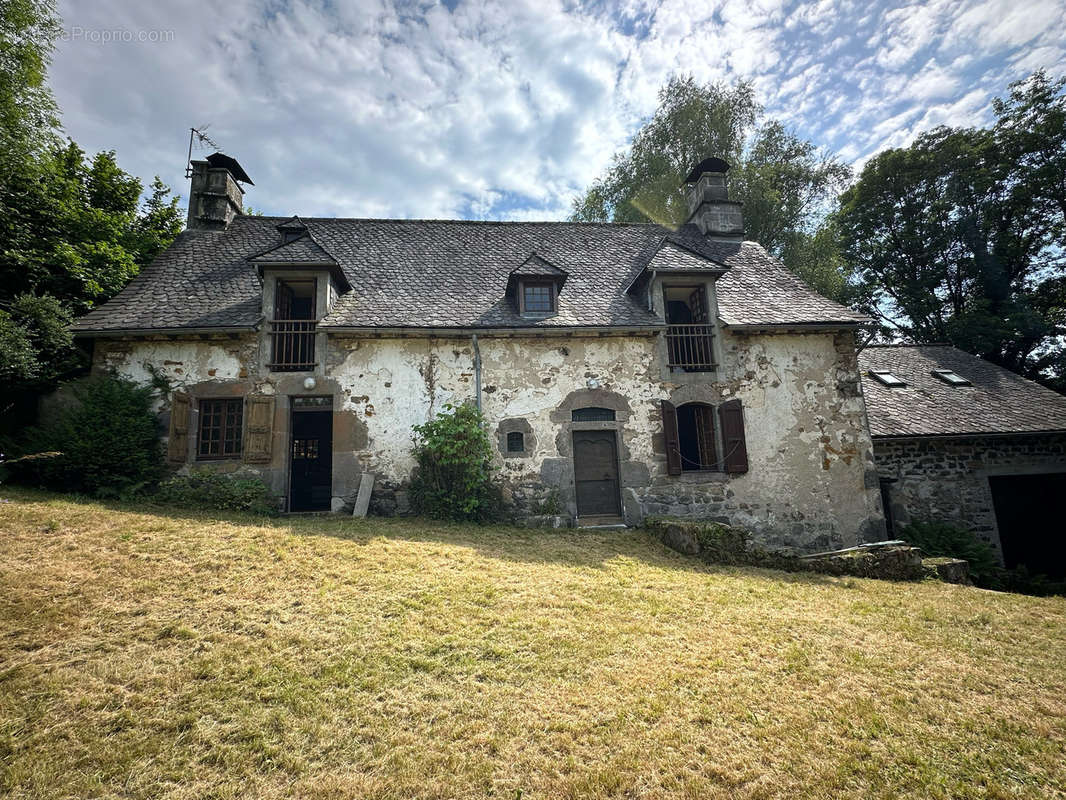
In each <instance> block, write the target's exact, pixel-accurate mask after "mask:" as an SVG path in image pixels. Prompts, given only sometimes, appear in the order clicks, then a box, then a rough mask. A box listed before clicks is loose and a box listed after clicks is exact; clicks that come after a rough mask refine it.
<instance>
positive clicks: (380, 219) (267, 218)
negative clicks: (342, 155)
mask: <svg viewBox="0 0 1066 800" xmlns="http://www.w3.org/2000/svg"><path fill="white" fill-rule="evenodd" d="M294 216H299V215H298V214H290V215H289V216H276V215H266V214H241V215H240V219H247V220H253V219H254V220H263V221H264V222H272V221H274V220H282V221H283V222H284V221H287V220H290V219H292V218H293V217H294ZM299 218H300V221H301V222H432V223H439V224H445V223H447V224H449V225H587V226H590V227H604V228H638V227H647V228H665V229H667V230H669V228H668V227H667V226H666V225H661V224H659V223H658V222H606V221H604V222H586V221H584V220H581V221H578V220H565V219H542V220H517V219H448V218H436V217H303V216H299ZM672 232H673V233H676V231H672Z"/></svg>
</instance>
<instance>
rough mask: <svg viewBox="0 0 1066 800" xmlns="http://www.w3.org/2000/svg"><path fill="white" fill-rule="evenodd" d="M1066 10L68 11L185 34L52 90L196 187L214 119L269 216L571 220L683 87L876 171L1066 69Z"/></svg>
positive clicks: (82, 46)
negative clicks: (188, 162) (747, 89)
mask: <svg viewBox="0 0 1066 800" xmlns="http://www.w3.org/2000/svg"><path fill="white" fill-rule="evenodd" d="M1064 2H1066V0H1039V2H1035V3H1017V2H1007V1H1006V0H972V1H971V2H967V3H962V4H959V3H956V2H953V0H930V2H925V3H921V4H916V5H911V6H907V7H904V8H891V7H880V8H878V7H875V8H869V7H867V6H865V5H864V4H855V3H850V2H847V0H821V2H818V3H810V4H807V3H795V2H786V1H785V0H757V2H737V1H736V0H711V2H707V0H662V2H658V3H656V2H652V1H651V0H619V2H617V3H609V2H607V3H599V2H597V3H592V4H587V5H584V6H581V5H575V4H574V3H572V2H569V1H568V0H487V1H485V2H474V0H460V2H459V3H458V5H457V7H456V8H455V10H454V12H451V11H449V10H448V9H447V8H445V7H444V6H443V5H441V4H439V3H436V2H432V1H431V0H413V1H412V2H406V3H404V4H403V5H397V4H395V3H394V2H393V1H392V0H360V1H359V2H358V3H330V2H325V0H292V1H291V2H290V3H287V4H284V5H276V4H270V5H269V6H263V5H260V4H258V3H256V2H254V1H253V0H227V2H225V3H222V2H221V0H211V2H209V3H206V4H203V5H199V6H195V7H185V6H182V5H179V4H174V5H171V4H167V5H163V4H146V3H134V2H132V1H131V0H127V1H126V2H122V1H121V0H100V2H97V3H94V4H91V5H90V4H85V3H77V4H75V3H74V0H67V2H65V3H63V5H62V6H61V9H60V10H61V12H62V13H63V15H64V17H65V27H66V28H67V29H68V30H72V29H73V28H74V27H75V26H77V27H78V28H80V29H81V30H82V31H102V30H115V29H122V30H127V31H131V32H133V33H134V34H135V35H136V33H137V32H139V31H153V30H155V31H172V32H173V39H172V41H168V42H162V43H138V42H136V41H134V42H112V43H109V44H103V43H93V42H90V41H86V39H85V38H84V37H82V38H73V37H72V38H70V40H68V41H64V42H62V43H61V44H60V46H59V48H58V50H57V53H56V57H55V61H54V64H53V67H52V72H51V75H52V83H53V86H54V88H55V91H56V95H57V99H58V100H59V102H60V105H61V107H62V108H63V112H64V124H65V126H66V129H67V131H68V133H69V134H70V135H71V136H72V137H73V138H74V139H75V140H76V141H78V142H79V143H80V144H82V145H83V146H84V147H86V148H87V149H89V150H99V149H111V148H114V149H116V150H117V151H118V157H119V163H120V164H121V165H122V166H123V167H125V168H126V169H128V170H130V171H133V172H135V173H136V174H138V175H140V176H141V177H142V178H144V179H150V178H151V176H152V175H153V174H156V173H159V174H161V175H162V176H163V178H164V180H166V181H167V182H168V183H170V184H171V185H172V186H173V187H174V188H175V189H176V190H177V191H179V192H181V193H184V192H185V179H184V177H183V167H184V156H185V143H186V137H187V133H188V128H189V126H190V125H194V124H199V123H203V122H211V123H212V127H211V130H210V132H211V133H212V135H213V136H215V137H216V138H217V140H218V142H219V144H220V145H221V146H222V148H223V149H224V150H226V151H227V152H229V153H230V154H232V155H234V156H236V157H237V158H238V159H240V161H241V162H242V164H243V165H244V166H245V167H246V169H247V170H248V171H249V173H250V174H251V175H252V177H253V179H255V181H256V186H255V187H254V188H250V189H249V193H248V196H247V201H248V202H249V203H250V204H251V205H253V206H254V207H256V208H257V209H262V210H266V211H268V212H273V213H279V214H287V213H292V212H299V213H302V214H305V215H333V214H336V215H366V216H381V215H385V216H423V217H449V216H464V215H465V216H471V217H493V216H496V217H503V218H509V219H528V218H557V217H561V216H565V214H566V213H568V211H569V205H570V200H571V198H572V197H573V196H574V195H575V194H576V193H577V192H579V191H580V190H581V189H582V188H583V187H584V186H586V185H587V184H588V183H589V182H590V181H591V180H592V179H593V178H594V177H595V176H596V175H597V174H599V173H600V172H601V171H602V170H603V168H604V167H605V166H606V165H607V164H608V163H609V160H610V157H611V155H612V154H613V153H614V152H615V151H617V150H618V149H619V148H621V147H623V146H624V145H625V143H626V141H627V139H628V137H629V136H630V135H631V134H632V132H633V131H634V130H635V128H636V126H637V125H639V123H640V121H641V120H642V119H644V118H646V117H647V115H649V114H650V113H651V112H652V111H653V110H654V108H655V105H656V101H657V92H658V89H659V87H660V86H661V85H662V84H663V83H664V82H665V81H666V80H667V78H668V77H669V76H670V74H672V73H675V72H688V73H691V74H693V75H694V76H695V77H696V78H697V79H699V80H703V81H709V80H730V81H731V80H735V79H737V78H738V77H744V78H750V79H752V80H753V81H754V83H755V86H756V88H757V90H758V92H759V94H760V97H761V99H762V100H763V102H764V103H765V104H766V106H767V110H768V112H769V113H770V114H772V115H774V116H777V117H779V118H782V119H784V120H785V121H786V122H788V124H790V125H792V126H794V127H795V128H796V129H797V131H799V132H800V133H801V135H804V136H806V137H809V138H811V139H813V140H814V141H816V142H817V143H818V144H820V145H825V146H828V147H830V148H831V149H835V150H837V151H838V152H840V153H842V154H843V155H845V157H847V158H849V159H854V160H855V161H856V162H858V163H861V162H862V161H863V160H864V159H865V158H867V157H868V156H869V155H870V154H871V153H872V152H873V150H874V149H875V148H878V147H883V146H890V145H896V144H905V143H906V142H907V141H909V140H910V139H911V138H913V136H914V135H916V134H917V133H918V132H919V131H921V130H924V129H925V128H927V127H930V126H932V125H935V124H940V123H947V124H976V123H979V122H981V121H982V120H983V119H984V118H985V116H986V115H987V106H988V98H989V97H990V96H991V95H993V94H997V93H1002V91H1003V90H1004V88H1005V84H1006V82H1007V81H1009V80H1011V79H1015V78H1018V77H1021V76H1023V75H1024V74H1025V73H1026V72H1028V71H1031V70H1032V69H1035V68H1037V67H1040V66H1046V67H1050V68H1052V69H1053V70H1056V69H1057V70H1058V71H1063V69H1064V68H1066V61H1064V47H1063V44H1062V42H1063V39H1064V38H1066V37H1064V36H1063V35H1062V34H1063V32H1064V30H1063V28H1064V26H1063V24H1062V19H1063V9H1064Z"/></svg>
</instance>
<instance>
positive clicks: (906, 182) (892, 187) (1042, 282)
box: [837, 72, 1066, 382]
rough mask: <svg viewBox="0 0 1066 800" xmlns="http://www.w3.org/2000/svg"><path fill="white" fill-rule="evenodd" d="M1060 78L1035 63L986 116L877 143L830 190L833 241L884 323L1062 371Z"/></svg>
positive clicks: (1063, 105) (1025, 369)
mask: <svg viewBox="0 0 1066 800" xmlns="http://www.w3.org/2000/svg"><path fill="white" fill-rule="evenodd" d="M1063 87H1064V82H1063V81H1058V82H1051V81H1049V80H1048V79H1047V77H1046V76H1045V75H1044V74H1043V73H1039V72H1038V73H1036V74H1035V75H1033V76H1031V77H1030V78H1028V79H1027V80H1025V81H1021V82H1018V83H1015V84H1012V86H1011V91H1010V95H1009V97H1008V98H1007V99H1005V100H998V101H996V102H995V103H994V105H993V108H994V111H995V114H996V118H997V121H996V123H995V125H993V126H992V127H991V128H987V129H982V128H946V127H942V128H937V129H935V130H933V131H930V132H928V133H926V134H923V135H922V136H920V137H918V139H917V140H915V142H914V143H913V144H911V145H910V146H909V147H906V148H900V149H895V150H888V151H885V152H883V153H880V154H879V155H878V156H876V157H875V158H873V159H872V160H871V161H869V162H868V163H867V164H866V166H865V167H864V169H863V171H862V174H861V175H860V177H859V179H858V181H857V182H856V183H855V184H854V185H853V186H852V187H850V188H849V189H848V190H847V191H846V192H844V194H843V195H842V196H841V200H840V209H839V212H838V214H837V224H838V226H839V230H840V236H841V242H842V246H843V249H844V255H845V258H846V259H847V260H848V261H849V263H851V264H852V265H853V267H854V268H855V269H856V273H857V276H858V291H859V298H860V301H861V304H862V305H863V306H864V308H865V310H867V311H868V312H869V313H871V314H872V315H873V316H874V317H875V318H877V319H878V320H879V321H880V322H881V324H882V331H883V333H884V334H885V335H888V336H896V337H902V338H904V339H907V340H911V341H915V342H934V341H948V342H951V343H953V344H955V345H956V346H958V347H960V348H962V349H964V350H967V351H969V352H972V353H976V354H978V355H981V356H983V357H985V358H988V359H989V360H991V361H994V362H995V363H997V364H1000V365H1002V366H1004V367H1007V368H1008V369H1012V370H1015V371H1017V372H1021V373H1023V374H1028V375H1030V376H1033V377H1042V378H1043V379H1045V380H1050V381H1052V382H1053V381H1054V380H1055V379H1056V376H1061V375H1062V371H1061V365H1062V354H1061V348H1060V347H1059V346H1058V345H1057V343H1056V339H1057V337H1059V336H1061V335H1062V334H1063V333H1066V327H1064V325H1063V323H1064V321H1066V320H1064V316H1066V305H1064V303H1063V300H1064V295H1066V285H1064V284H1066V275H1064V272H1063V266H1064V264H1063V247H1064V245H1066V191H1064V188H1066V185H1064V173H1063V168H1064V167H1066V130H1064V120H1066V97H1064V94H1063Z"/></svg>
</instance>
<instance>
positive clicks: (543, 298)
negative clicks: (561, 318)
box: [522, 283, 555, 314]
mask: <svg viewBox="0 0 1066 800" xmlns="http://www.w3.org/2000/svg"><path fill="white" fill-rule="evenodd" d="M553 311H555V286H554V285H552V284H550V283H523V284H522V313H523V314H550V313H552V312H553Z"/></svg>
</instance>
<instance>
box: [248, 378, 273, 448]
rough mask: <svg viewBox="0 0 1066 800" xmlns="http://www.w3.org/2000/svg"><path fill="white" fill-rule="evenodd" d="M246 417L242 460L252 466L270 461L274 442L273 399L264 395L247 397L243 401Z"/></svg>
mask: <svg viewBox="0 0 1066 800" xmlns="http://www.w3.org/2000/svg"><path fill="white" fill-rule="evenodd" d="M244 413H245V415H246V417H247V419H246V424H245V436H244V460H245V461H248V462H251V463H253V464H263V463H266V462H268V461H270V452H271V447H272V444H273V441H274V397H273V396H272V395H266V394H253V395H249V396H248V399H247V400H246V401H245V408H244Z"/></svg>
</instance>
